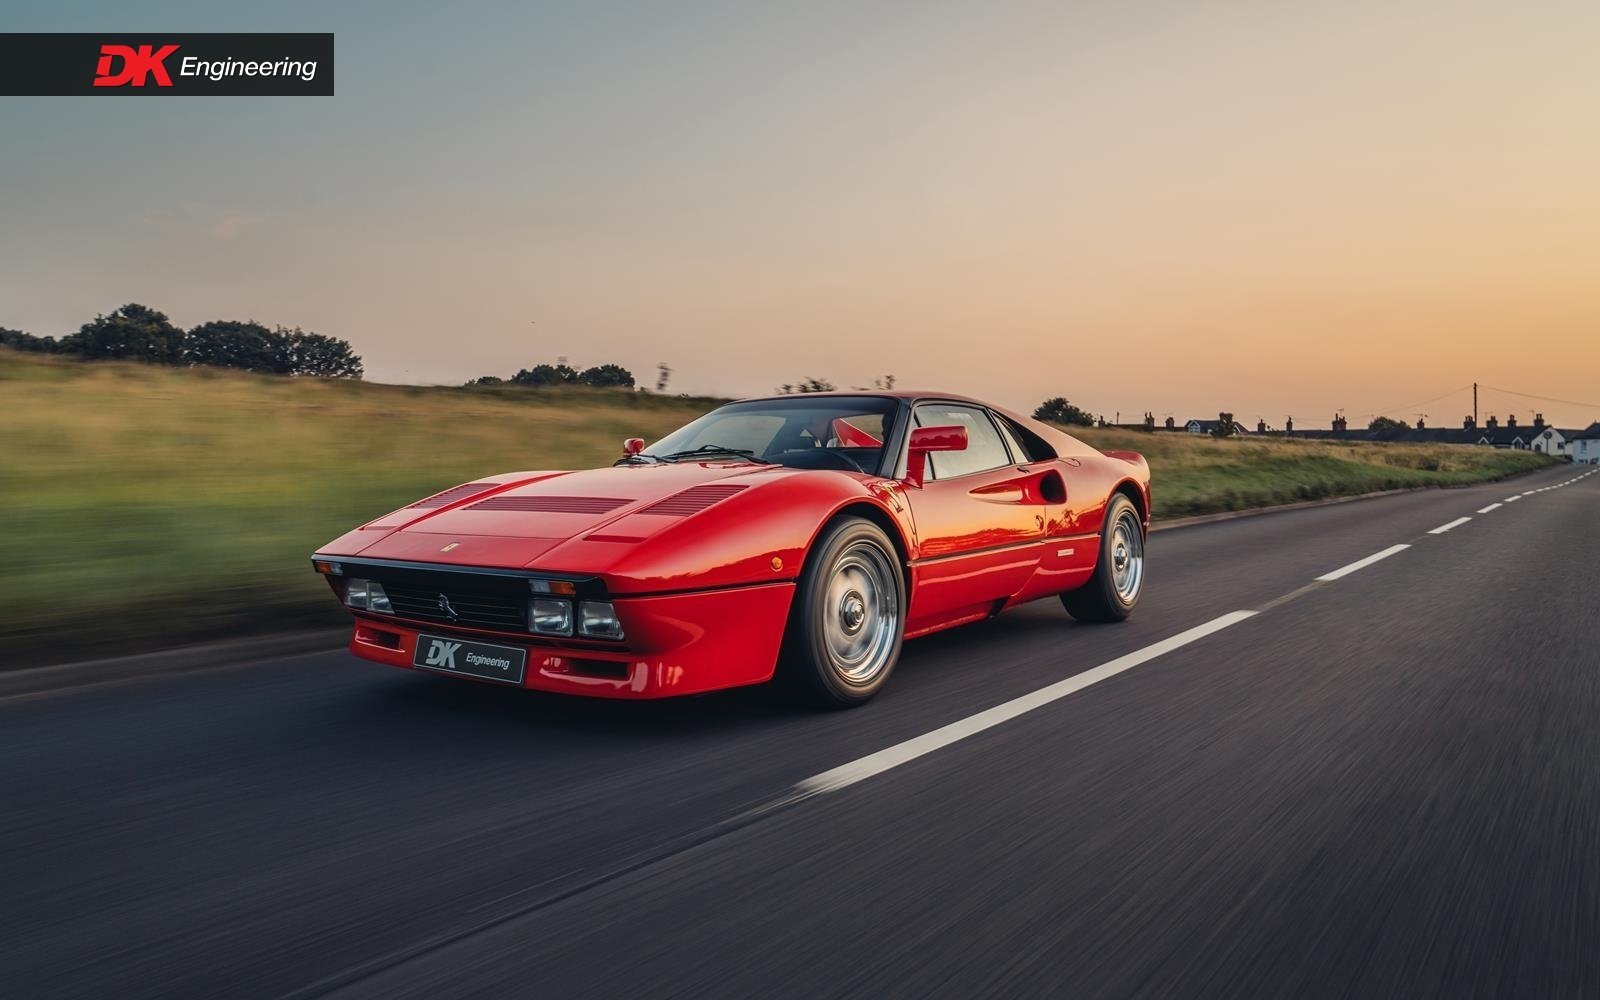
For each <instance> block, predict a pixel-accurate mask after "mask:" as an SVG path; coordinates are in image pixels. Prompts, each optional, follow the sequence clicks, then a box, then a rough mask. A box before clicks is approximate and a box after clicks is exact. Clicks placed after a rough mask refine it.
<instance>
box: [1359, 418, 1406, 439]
mask: <svg viewBox="0 0 1600 1000" xmlns="http://www.w3.org/2000/svg"><path fill="white" fill-rule="evenodd" d="M1410 429H1411V425H1410V424H1408V423H1406V422H1405V421H1404V420H1396V419H1394V418H1393V417H1373V418H1372V423H1370V424H1368V425H1367V430H1369V431H1371V432H1372V436H1373V437H1375V438H1378V439H1379V440H1384V441H1387V440H1388V439H1390V438H1397V437H1399V436H1400V435H1402V434H1404V433H1405V432H1406V431H1409V430H1410Z"/></svg>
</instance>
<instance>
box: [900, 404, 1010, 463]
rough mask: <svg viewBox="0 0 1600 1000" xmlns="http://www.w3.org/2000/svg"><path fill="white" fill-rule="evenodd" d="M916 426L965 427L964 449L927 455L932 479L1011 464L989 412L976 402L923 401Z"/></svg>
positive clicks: (918, 410) (918, 408)
mask: <svg viewBox="0 0 1600 1000" xmlns="http://www.w3.org/2000/svg"><path fill="white" fill-rule="evenodd" d="M916 417H917V426H918V427H945V426H949V425H955V426H958V427H965V428H966V430H967V447H966V450H965V451H938V452H934V453H933V454H931V455H929V456H928V469H929V473H930V478H932V479H954V478H955V477H957V476H965V475H968V474H970V473H973V472H984V471H987V470H989V469H998V468H1000V467H1001V466H1003V465H1010V464H1011V456H1010V455H1009V454H1007V453H1006V446H1005V442H1003V441H1001V440H1000V432H999V431H997V430H995V426H994V421H992V420H990V419H989V415H988V414H987V413H985V412H983V411H982V410H980V409H978V408H977V407H975V406H961V405H959V404H955V403H924V404H922V405H921V406H919V407H917V413H916Z"/></svg>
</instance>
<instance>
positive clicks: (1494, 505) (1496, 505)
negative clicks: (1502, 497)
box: [1478, 503, 1505, 514]
mask: <svg viewBox="0 0 1600 1000" xmlns="http://www.w3.org/2000/svg"><path fill="white" fill-rule="evenodd" d="M1504 506H1505V504H1501V503H1492V504H1490V505H1489V506H1487V507H1479V508H1478V513H1480V514H1487V513H1489V512H1490V511H1491V510H1499V509H1500V508H1501V507H1504Z"/></svg>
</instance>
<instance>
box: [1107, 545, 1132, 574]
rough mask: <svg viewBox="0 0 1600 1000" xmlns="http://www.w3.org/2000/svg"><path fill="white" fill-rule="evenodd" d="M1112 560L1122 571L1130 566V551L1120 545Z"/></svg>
mask: <svg viewBox="0 0 1600 1000" xmlns="http://www.w3.org/2000/svg"><path fill="white" fill-rule="evenodd" d="M1111 559H1112V561H1113V562H1115V563H1116V564H1117V569H1121V568H1122V567H1124V566H1126V565H1128V550H1127V549H1126V548H1125V547H1123V546H1121V545H1118V546H1117V550H1116V552H1114V553H1113V554H1112V556H1111Z"/></svg>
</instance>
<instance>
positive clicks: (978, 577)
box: [906, 402, 1048, 634]
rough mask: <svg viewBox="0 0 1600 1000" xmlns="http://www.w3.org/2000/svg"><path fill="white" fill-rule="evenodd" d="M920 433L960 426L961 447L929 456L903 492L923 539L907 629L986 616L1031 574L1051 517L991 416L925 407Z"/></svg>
mask: <svg viewBox="0 0 1600 1000" xmlns="http://www.w3.org/2000/svg"><path fill="white" fill-rule="evenodd" d="M912 423H913V425H914V426H917V427H942V426H959V427H962V428H964V429H965V430H966V432H967V447H966V448H965V449H964V450H962V451H943V452H937V453H932V454H929V456H928V472H927V478H926V480H925V482H924V483H923V485H922V488H921V489H909V490H906V497H907V501H908V502H909V503H910V505H911V515H912V518H913V521H914V524H915V530H916V538H917V557H916V559H915V561H914V564H913V573H914V576H915V588H914V591H913V595H912V599H911V607H910V610H909V612H908V614H907V632H908V633H910V634H916V633H919V632H926V631H929V630H931V629H934V628H939V627H943V626H945V625H952V624H958V623H960V622H963V621H972V620H975V619H978V618H985V617H987V616H988V615H990V614H991V613H993V611H994V610H995V609H996V608H998V607H999V606H1000V604H1001V603H1002V602H1005V601H1007V600H1009V599H1010V598H1012V597H1013V596H1015V595H1016V594H1017V593H1018V592H1019V591H1021V589H1022V588H1023V587H1024V586H1025V585H1026V584H1027V583H1028V581H1029V580H1030V579H1031V578H1032V577H1033V575H1034V570H1035V568H1036V567H1037V566H1038V562H1039V546H1040V543H1041V541H1042V539H1043V538H1044V534H1045V525H1046V520H1047V517H1048V512H1047V509H1046V505H1045V503H1044V502H1043V498H1042V497H1041V496H1040V495H1039V475H1038V473H1037V472H1036V471H1034V470H1033V469H1031V468H1029V467H1028V466H1026V465H1020V464H1019V461H1020V460H1021V456H1013V455H1012V454H1011V452H1010V450H1009V449H1008V447H1007V445H1006V442H1005V440H1004V439H1003V438H1002V437H1001V434H1000V431H999V430H998V429H997V427H996V426H995V423H994V420H993V419H992V418H991V417H990V415H989V413H988V411H987V410H985V409H984V408H983V407H981V406H975V405H972V404H968V403H939V402H925V403H919V404H918V405H917V406H916V408H915V409H914V410H913V411H912Z"/></svg>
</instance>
